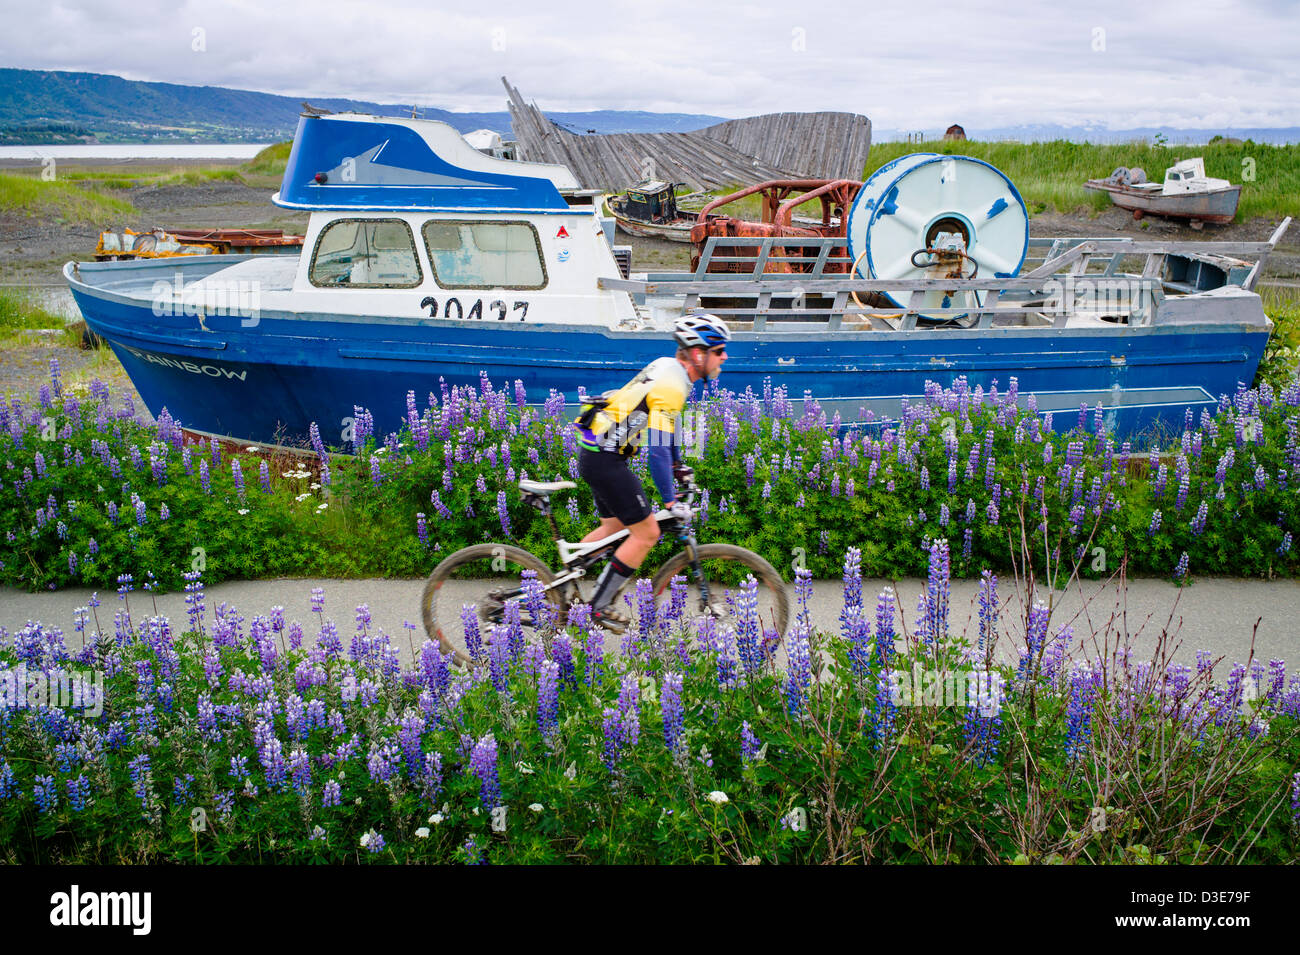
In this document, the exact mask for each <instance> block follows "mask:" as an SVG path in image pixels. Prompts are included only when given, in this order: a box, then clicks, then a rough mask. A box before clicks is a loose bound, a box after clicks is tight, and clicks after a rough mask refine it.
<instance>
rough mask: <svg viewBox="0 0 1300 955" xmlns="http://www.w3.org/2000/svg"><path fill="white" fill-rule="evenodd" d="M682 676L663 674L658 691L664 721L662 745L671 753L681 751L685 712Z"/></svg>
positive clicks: (678, 674)
mask: <svg viewBox="0 0 1300 955" xmlns="http://www.w3.org/2000/svg"><path fill="white" fill-rule="evenodd" d="M682 679H683V677H682V675H681V674H680V673H665V674H664V676H663V680H662V683H661V688H660V691H659V701H660V707H661V709H662V712H663V721H664V745H665V746H667V747H668V751H669V752H671V753H679V752H680V751H681V749H682V727H683V723H684V720H685V711H684V709H683V707H682Z"/></svg>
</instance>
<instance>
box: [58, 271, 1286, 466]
mask: <svg viewBox="0 0 1300 955" xmlns="http://www.w3.org/2000/svg"><path fill="white" fill-rule="evenodd" d="M65 274H66V275H67V277H68V279H69V282H70V284H71V287H72V292H73V296H74V298H75V299H76V301H77V304H78V306H79V307H80V308H81V311H82V313H83V314H84V316H85V318H86V322H87V325H88V326H89V327H90V329H91V331H93V332H94V333H95V334H97V335H99V336H101V337H102V338H104V339H105V340H106V341H107V342H108V343H109V345H110V346H111V347H112V348H113V351H114V353H115V354H116V355H117V357H118V359H119V360H120V361H121V362H122V365H123V367H124V368H125V369H126V371H127V373H128V374H129V375H130V376H131V380H132V382H133V383H134V384H135V386H136V388H137V390H138V391H139V392H140V395H141V397H142V398H143V399H144V402H145V404H146V405H147V406H148V408H149V410H150V411H151V412H152V413H153V414H154V415H155V416H156V415H158V414H159V413H160V412H161V410H162V408H163V407H164V406H166V407H167V409H168V411H169V413H170V414H171V415H172V416H173V417H174V418H176V419H177V420H179V421H180V422H181V423H182V425H184V426H186V427H189V428H192V429H195V430H198V431H204V432H209V433H212V434H217V435H223V436H230V437H233V438H237V439H239V440H247V441H253V442H262V443H274V444H282V445H301V444H303V443H305V441H306V436H307V433H308V430H309V428H310V426H311V424H312V423H313V422H314V423H316V424H317V426H318V427H319V428H320V431H321V434H322V437H323V438H324V440H325V442H326V443H327V444H329V445H334V446H338V445H341V444H343V443H344V442H345V440H346V439H347V437H348V434H349V428H350V425H351V423H352V419H353V418H354V417H355V415H356V408H358V407H361V408H366V409H368V410H369V411H370V412H371V413H372V414H373V416H374V418H375V422H376V428H377V429H379V430H380V431H381V432H387V431H391V430H396V429H397V428H399V427H401V425H402V423H403V422H404V421H405V417H406V395H407V392H408V391H413V392H414V393H415V395H416V398H417V401H418V403H419V406H420V407H424V406H425V404H426V401H427V398H428V396H429V395H430V394H432V395H434V396H435V397H436V398H437V399H438V400H439V401H441V400H442V389H443V386H446V387H448V388H450V387H451V386H455V385H474V386H477V385H479V382H480V379H481V375H482V374H486V375H487V377H488V378H489V379H490V380H491V382H492V383H493V385H494V387H498V388H501V387H506V388H508V389H509V391H508V393H509V394H510V395H511V398H512V400H513V398H514V395H515V392H514V389H513V383H514V382H515V381H516V380H517V381H518V382H520V384H521V385H522V388H523V392H524V397H525V400H526V401H527V402H528V403H531V404H540V403H542V402H544V401H545V400H546V399H547V398H548V396H549V395H550V394H551V391H552V389H554V390H556V391H560V392H563V393H564V394H565V396H566V398H567V399H568V400H569V401H570V402H573V401H575V400H576V397H577V389H578V387H579V386H582V387H584V388H586V389H587V391H589V392H600V391H604V390H607V389H611V388H617V387H620V386H622V385H623V384H624V383H626V381H627V379H628V378H630V377H631V376H632V375H633V374H634V373H635V372H636V371H638V370H639V369H640V368H642V367H644V366H645V365H646V364H648V363H649V362H650V361H652V360H653V359H655V358H658V357H661V356H663V355H665V354H669V353H670V352H671V350H672V347H673V346H672V342H671V339H670V338H669V336H668V335H667V334H666V333H664V332H659V331H640V332H620V331H614V330H610V329H605V328H601V327H597V326H591V325H576V324H574V325H561V324H549V323H548V324H540V323H539V324H536V325H533V324H519V325H513V326H512V327H510V329H509V331H508V332H507V331H506V329H505V328H499V327H493V326H491V325H488V326H485V324H484V323H482V322H469V321H463V322H462V321H455V320H433V319H431V320H423V321H412V320H409V319H397V318H391V319H390V318H385V317H382V316H379V317H366V318H360V317H346V316H337V315H313V314H304V313H288V312H281V313H277V312H264V313H262V314H261V315H260V316H259V317H258V319H257V320H256V321H255V322H253V323H251V324H250V323H249V322H248V320H247V319H241V318H240V317H238V316H231V315H225V316H222V315H208V316H205V317H204V318H203V320H202V321H200V320H199V319H197V318H196V317H193V316H171V315H162V316H159V315H155V314H154V310H153V309H152V308H151V307H150V305H149V303H148V302H144V301H137V300H133V299H130V298H129V297H127V296H123V295H121V294H114V293H112V292H111V291H108V290H103V289H98V288H95V287H91V286H88V285H86V284H84V283H82V282H79V281H78V280H77V279H76V277H75V273H74V271H73V270H72V268H71V266H69V268H68V269H67V270H65ZM1269 327H1270V326H1268V325H1267V324H1265V325H1255V326H1251V325H1246V324H1232V325H1223V326H1205V327H1204V330H1202V329H1201V328H1198V327H1195V326H1192V327H1189V326H1187V325H1171V326H1165V327H1161V326H1152V327H1129V326H1110V325H1107V326H1104V327H1097V328H1095V329H1091V328H1090V329H1058V328H1050V327H1044V328H1032V329H1031V328H993V329H985V330H971V329H960V328H922V329H917V330H916V331H914V332H906V333H904V332H892V333H891V332H880V331H835V332H828V331H825V330H821V331H807V332H800V331H794V330H791V331H785V330H781V331H775V332H762V333H755V332H736V333H735V334H734V337H733V340H732V342H731V345H730V348H729V359H728V362H727V364H726V366H725V369H724V375H723V377H722V379H721V380H720V382H719V383H720V384H722V385H725V387H726V388H728V389H731V390H733V391H737V392H744V391H745V390H746V389H747V388H749V389H752V390H753V391H754V392H755V393H756V394H763V393H764V390H765V389H770V388H784V389H785V392H786V394H787V395H789V396H790V397H792V398H796V399H797V398H799V397H801V396H803V395H804V394H805V393H807V394H809V395H811V396H812V397H815V398H816V399H818V401H819V402H821V404H822V405H823V407H825V408H826V409H827V412H828V414H830V413H834V412H836V411H838V412H839V413H840V415H841V417H842V421H843V424H844V425H851V424H853V423H855V422H858V421H860V420H864V419H865V416H866V414H867V413H868V412H869V413H870V415H871V416H872V417H874V418H875V419H876V420H879V419H882V418H885V419H896V418H897V417H898V416H899V414H900V412H901V408H902V405H903V402H904V400H905V399H906V398H907V397H909V396H911V397H915V396H920V395H923V394H924V393H925V391H926V385H927V382H935V383H938V384H939V385H941V386H944V387H947V386H950V385H951V384H952V382H953V380H954V379H955V378H957V377H958V376H964V377H965V378H966V380H967V382H968V383H969V385H970V387H971V388H972V389H973V388H975V387H976V386H977V385H978V386H982V387H983V388H984V389H985V390H986V391H987V390H988V389H990V388H992V387H993V386H994V385H996V386H997V387H999V388H1000V389H1003V390H1005V389H1006V388H1007V387H1008V385H1009V384H1010V381H1011V379H1012V378H1013V377H1014V378H1016V379H1017V380H1018V387H1019V391H1020V394H1021V395H1022V396H1027V395H1029V394H1030V393H1034V394H1036V395H1037V396H1038V401H1037V404H1038V409H1039V411H1040V413H1046V412H1048V411H1056V412H1058V414H1057V416H1056V418H1055V419H1054V424H1055V425H1056V426H1057V427H1059V428H1063V429H1068V428H1069V427H1071V426H1073V424H1074V423H1075V421H1076V415H1077V412H1078V409H1079V406H1080V404H1084V403H1086V404H1087V405H1088V406H1089V407H1090V408H1095V407H1096V406H1097V405H1099V404H1101V405H1103V406H1104V408H1105V411H1104V416H1105V420H1106V423H1107V427H1108V428H1109V429H1110V430H1111V431H1112V432H1115V433H1117V434H1119V435H1122V436H1125V437H1133V438H1135V439H1138V440H1140V437H1141V435H1142V434H1143V433H1144V432H1147V431H1149V430H1150V429H1151V428H1153V427H1156V428H1164V429H1166V430H1167V431H1169V432H1176V431H1179V430H1181V427H1182V422H1183V416H1184V414H1185V412H1186V409H1188V408H1191V409H1192V410H1193V412H1194V413H1196V414H1199V410H1200V409H1201V408H1212V407H1213V406H1214V405H1215V404H1216V403H1217V400H1218V398H1219V396H1220V395H1223V394H1231V393H1233V392H1235V391H1236V389H1237V386H1238V383H1239V382H1245V383H1246V384H1249V383H1250V381H1251V380H1252V378H1253V377H1254V373H1255V369H1256V366H1257V365H1258V362H1259V360H1260V357H1261V356H1262V354H1263V350H1264V346H1265V343H1266V342H1267V340H1268V334H1269ZM503 335H506V336H508V337H506V338H503ZM702 389H703V386H702V385H697V386H696V394H697V395H699V394H701V393H702Z"/></svg>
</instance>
